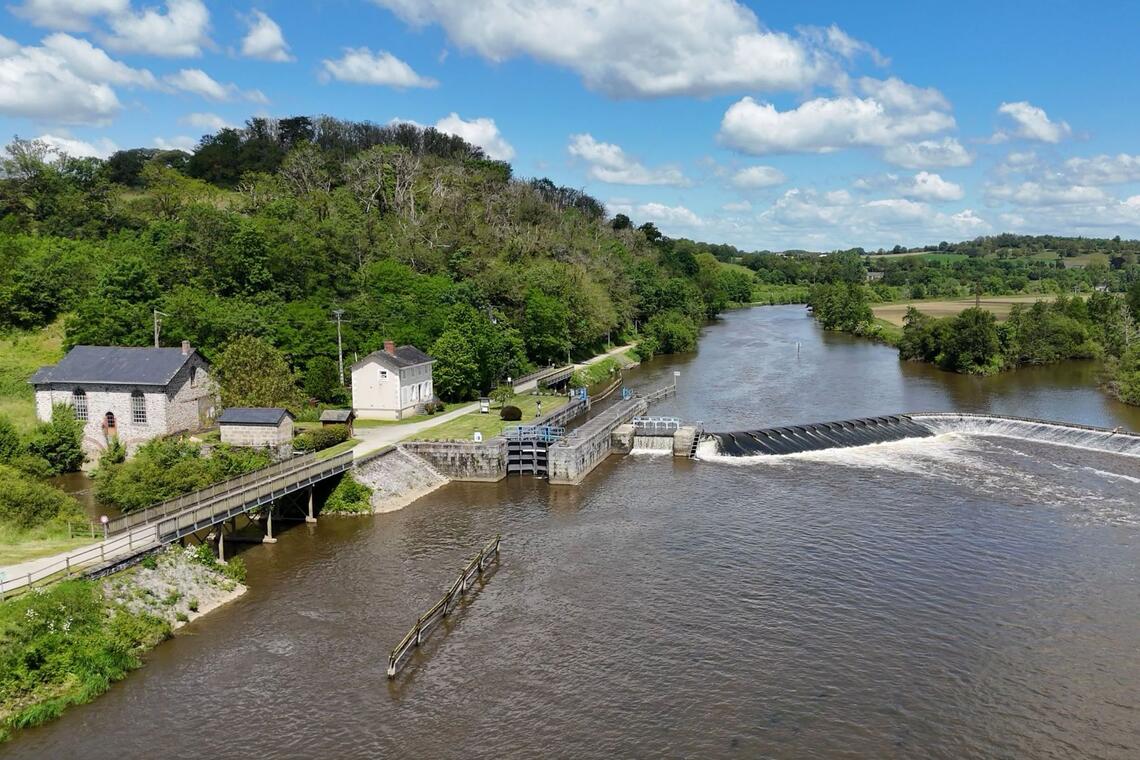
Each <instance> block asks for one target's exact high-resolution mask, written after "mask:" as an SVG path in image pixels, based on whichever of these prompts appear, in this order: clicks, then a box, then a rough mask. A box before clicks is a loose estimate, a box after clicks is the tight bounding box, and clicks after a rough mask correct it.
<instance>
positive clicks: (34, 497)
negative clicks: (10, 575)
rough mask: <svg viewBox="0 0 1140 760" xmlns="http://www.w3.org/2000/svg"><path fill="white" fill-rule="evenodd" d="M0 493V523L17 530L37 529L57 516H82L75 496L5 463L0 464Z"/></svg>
mask: <svg viewBox="0 0 1140 760" xmlns="http://www.w3.org/2000/svg"><path fill="white" fill-rule="evenodd" d="M0 493H2V494H4V500H3V504H4V508H3V510H2V511H0V523H3V524H5V525H10V526H11V527H13V528H15V529H16V530H21V531H23V530H29V529H31V528H37V527H39V526H41V525H44V524H45V523H48V522H50V521H52V520H55V519H56V518H63V519H71V518H81V517H82V513H83V510H82V509H81V508H80V506H79V502H77V501H76V500H75V499H73V498H71V497H70V496H68V495H67V494H65V493H64V492H63V491H61V490H59V489H58V488H53V487H52V486H49V485H47V484H46V483H39V482H36V481H35V480H33V479H32V478H30V477H28V476H27V475H25V474H24V473H22V472H20V471H18V470H16V469H14V468H12V467H9V466H6V465H0Z"/></svg>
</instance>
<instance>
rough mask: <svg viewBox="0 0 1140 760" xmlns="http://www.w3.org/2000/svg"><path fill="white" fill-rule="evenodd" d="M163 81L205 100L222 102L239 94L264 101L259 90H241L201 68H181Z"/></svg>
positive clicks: (246, 97) (263, 96)
mask: <svg viewBox="0 0 1140 760" xmlns="http://www.w3.org/2000/svg"><path fill="white" fill-rule="evenodd" d="M163 81H165V82H166V83H167V84H168V85H170V86H171V87H173V88H174V89H176V90H182V91H183V92H189V93H193V94H194V95H200V96H202V97H203V98H206V99H207V100H213V101H217V102H223V101H227V100H233V99H234V98H237V97H239V96H240V97H243V98H245V99H246V100H249V101H252V102H254V103H265V102H266V98H265V95H264V94H263V93H262V92H261V91H260V90H248V91H246V92H242V90H241V89H240V88H239V87H238V86H237V85H236V84H233V83H227V84H223V83H221V82H219V81H217V80H216V79H214V78H213V77H211V76H210V75H209V74H207V73H206V72H204V71H202V70H201V69H182V70H181V71H179V72H178V73H176V74H167V75H166V76H165V77H164V78H163Z"/></svg>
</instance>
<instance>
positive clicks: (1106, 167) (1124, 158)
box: [1006, 153, 1140, 185]
mask: <svg viewBox="0 0 1140 760" xmlns="http://www.w3.org/2000/svg"><path fill="white" fill-rule="evenodd" d="M1010 158H1012V155H1011V156H1010ZM1006 161H1007V163H1008V162H1009V159H1008V158H1007V159H1006ZM1064 173H1065V175H1066V176H1067V177H1068V178H1069V179H1070V180H1072V181H1073V182H1075V183H1077V184H1080V185H1120V184H1124V183H1127V182H1140V156H1138V155H1129V154H1127V153H1120V154H1117V155H1115V156H1108V155H1099V156H1090V157H1088V158H1079V157H1078V158H1070V159H1069V160H1067V161H1065V163H1064Z"/></svg>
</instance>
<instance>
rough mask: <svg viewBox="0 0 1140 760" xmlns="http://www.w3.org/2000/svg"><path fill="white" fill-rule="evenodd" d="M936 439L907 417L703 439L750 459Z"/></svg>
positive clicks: (720, 449)
mask: <svg viewBox="0 0 1140 760" xmlns="http://www.w3.org/2000/svg"><path fill="white" fill-rule="evenodd" d="M933 435H934V431H932V430H931V429H930V428H928V427H926V426H925V425H922V424H920V423H918V422H916V421H915V420H913V419H912V418H911V417H909V416H907V415H902V414H898V415H889V416H886V417H866V418H863V419H857V420H843V421H840V422H819V423H814V424H810V425H789V426H786V427H777V428H765V429H763V430H748V431H744V432H739V433H707V434H705V435H704V436H703V438H704V439H705V440H713V441H715V442H716V446H717V450H718V453H720V454H722V455H725V456H735V457H747V456H764V455H772V456H777V455H780V454H799V453H802V452H805V451H821V450H823V449H836V448H849V447H852V446H867V445H870V444H873V443H887V442H889V441H901V440H904V439H906V438H929V437H931V436H933Z"/></svg>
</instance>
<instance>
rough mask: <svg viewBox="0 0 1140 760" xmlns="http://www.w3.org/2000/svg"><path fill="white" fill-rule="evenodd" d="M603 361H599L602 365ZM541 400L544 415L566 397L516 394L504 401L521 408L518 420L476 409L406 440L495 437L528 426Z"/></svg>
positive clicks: (555, 407) (565, 402)
mask: <svg viewBox="0 0 1140 760" xmlns="http://www.w3.org/2000/svg"><path fill="white" fill-rule="evenodd" d="M601 363H602V362H599V364H601ZM540 401H541V402H542V413H543V414H547V413H549V412H553V411H554V410H555V409H560V408H562V407H563V406H565V405H566V404H567V402H568V401H569V399H568V398H567V397H566V396H563V395H561V394H557V395H554V394H544V395H541V396H534V395H529V394H527V395H521V396H515V397H514V398H512V399H511V400H510V401H508V402H507V405H508V406H517V407H518V408H519V409H521V410H522V419H521V420H520V421H518V422H506V421H504V420H501V419H499V410H498V409H497V408H496V409H492V410H491V412H490V413H489V414H480V413H479V412H478V411H475V412H472V413H471V414H464V415H462V416H460V417H456V418H455V419H454V420H450V421H449V422H445V423H443V424H442V425H437V426H436V427H433V428H431V429H429V430H424V431H422V432H420V433H416V434H415V435H412V436H409V437H408V440H417V441H470V440H471V439H472V438H474V436H475V433H476V432H480V433H482V434H483V440H487V439H489V438H494V437H495V436H497V435H500V434H502V432H503V429H504V428H507V427H511V426H513V425H527V424H529V423H531V422H533V421H534V419H535V417H537V416H538V415H537V408H538V402H540Z"/></svg>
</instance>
